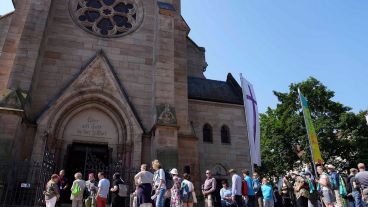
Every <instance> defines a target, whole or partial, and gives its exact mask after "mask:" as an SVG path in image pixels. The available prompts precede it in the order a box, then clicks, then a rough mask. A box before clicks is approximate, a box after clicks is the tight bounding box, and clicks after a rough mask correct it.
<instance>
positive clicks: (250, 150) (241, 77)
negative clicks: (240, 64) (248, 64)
mask: <svg viewBox="0 0 368 207" xmlns="http://www.w3.org/2000/svg"><path fill="white" fill-rule="evenodd" d="M240 83H241V85H242V88H243V87H244V85H243V74H242V73H240ZM246 100H247V99H246V98H245V97H244V88H243V101H244V103H243V108H244V111H245V113H248V112H247V111H246V108H245V101H246ZM245 113H244V117H245V126H246V129H247V137H248V144H249V155H250V156H249V157H250V168H251V171H252V173H254V162H253V153H252V147H254V146H253V145H252V144H251V143H250V141H249V129H248V119H247V116H246V115H245ZM254 133H255V132H254Z"/></svg>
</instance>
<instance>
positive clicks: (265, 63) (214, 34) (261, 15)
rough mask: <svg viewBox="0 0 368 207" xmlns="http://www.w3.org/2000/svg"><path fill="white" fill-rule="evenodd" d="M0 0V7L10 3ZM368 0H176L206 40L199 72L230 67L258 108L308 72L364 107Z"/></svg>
mask: <svg viewBox="0 0 368 207" xmlns="http://www.w3.org/2000/svg"><path fill="white" fill-rule="evenodd" d="M12 9H13V8H12V4H11V1H10V0H1V5H0V14H4V13H7V12H9V11H11V10H12ZM367 11H368V1H364V0H356V1H346V0H334V1H327V0H298V1H292V0H278V1H271V0H252V1H250V0H227V1H223V0H182V15H183V16H184V18H185V19H186V21H187V23H188V24H189V26H190V27H191V32H190V34H189V36H190V37H191V38H192V39H193V40H194V41H195V42H196V43H197V44H198V45H200V46H203V47H205V48H206V57H207V63H208V64H209V66H208V68H207V72H206V73H205V74H206V77H207V78H210V79H217V80H225V79H226V75H227V73H228V72H231V73H232V74H233V75H234V76H235V77H236V78H237V80H238V81H239V74H240V73H243V75H244V76H245V77H246V78H247V79H248V80H249V81H251V82H252V83H253V85H254V88H255V92H256V96H257V99H258V104H259V111H260V112H264V111H265V110H266V108H267V107H268V106H271V107H275V106H276V104H277V99H276V98H275V96H274V95H273V94H272V90H276V91H283V92H286V91H287V90H288V86H289V84H290V83H293V82H300V81H303V80H305V79H307V78H308V77H309V76H314V77H315V78H317V79H318V80H320V81H321V82H322V83H324V84H325V85H326V86H327V87H328V88H329V89H331V90H333V91H335V92H336V97H335V100H336V101H339V102H341V103H343V104H345V105H348V106H350V107H352V108H353V111H355V112H358V111H360V110H366V109H367V108H368V92H367V89H368V87H367V85H368V21H367V20H368V12H367Z"/></svg>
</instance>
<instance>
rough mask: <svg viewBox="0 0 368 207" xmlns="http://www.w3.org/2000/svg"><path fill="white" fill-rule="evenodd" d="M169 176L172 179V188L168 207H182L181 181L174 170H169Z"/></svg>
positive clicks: (176, 170)
mask: <svg viewBox="0 0 368 207" xmlns="http://www.w3.org/2000/svg"><path fill="white" fill-rule="evenodd" d="M170 174H171V175H172V178H173V186H172V188H171V190H170V191H171V199H170V207H182V206H183V201H182V199H181V195H180V189H181V181H182V179H181V178H180V177H179V173H178V169H176V168H173V169H171V170H170Z"/></svg>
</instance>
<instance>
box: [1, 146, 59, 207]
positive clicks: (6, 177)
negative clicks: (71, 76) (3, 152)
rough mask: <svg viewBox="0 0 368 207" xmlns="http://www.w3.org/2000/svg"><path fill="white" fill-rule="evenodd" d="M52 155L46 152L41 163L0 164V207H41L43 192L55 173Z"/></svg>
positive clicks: (10, 162) (18, 162) (2, 162)
mask: <svg viewBox="0 0 368 207" xmlns="http://www.w3.org/2000/svg"><path fill="white" fill-rule="evenodd" d="M53 160H54V155H53V154H51V153H48V152H46V153H45V156H44V159H43V161H42V162H31V161H17V162H14V161H8V162H5V161H1V162H0V206H2V207H16V206H42V205H44V195H43V190H44V186H45V184H46V182H47V181H48V180H49V179H50V177H51V174H52V173H53V172H54V171H55V163H54V161H53Z"/></svg>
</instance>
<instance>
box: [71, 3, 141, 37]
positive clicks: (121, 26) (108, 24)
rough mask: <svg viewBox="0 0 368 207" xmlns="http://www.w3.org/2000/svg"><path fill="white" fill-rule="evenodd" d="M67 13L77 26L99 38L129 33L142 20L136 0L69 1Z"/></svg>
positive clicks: (139, 4) (139, 6) (139, 5)
mask: <svg viewBox="0 0 368 207" xmlns="http://www.w3.org/2000/svg"><path fill="white" fill-rule="evenodd" d="M69 11H70V13H71V15H72V17H73V19H74V21H75V22H76V23H77V24H78V25H79V26H81V27H82V28H83V29H84V30H86V31H88V32H91V33H93V34H95V35H98V36H101V37H119V36H123V35H126V34H128V33H131V32H133V31H134V30H135V29H137V27H138V26H139V25H140V23H141V22H142V19H143V6H142V4H141V3H139V2H138V0H70V5H69Z"/></svg>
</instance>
